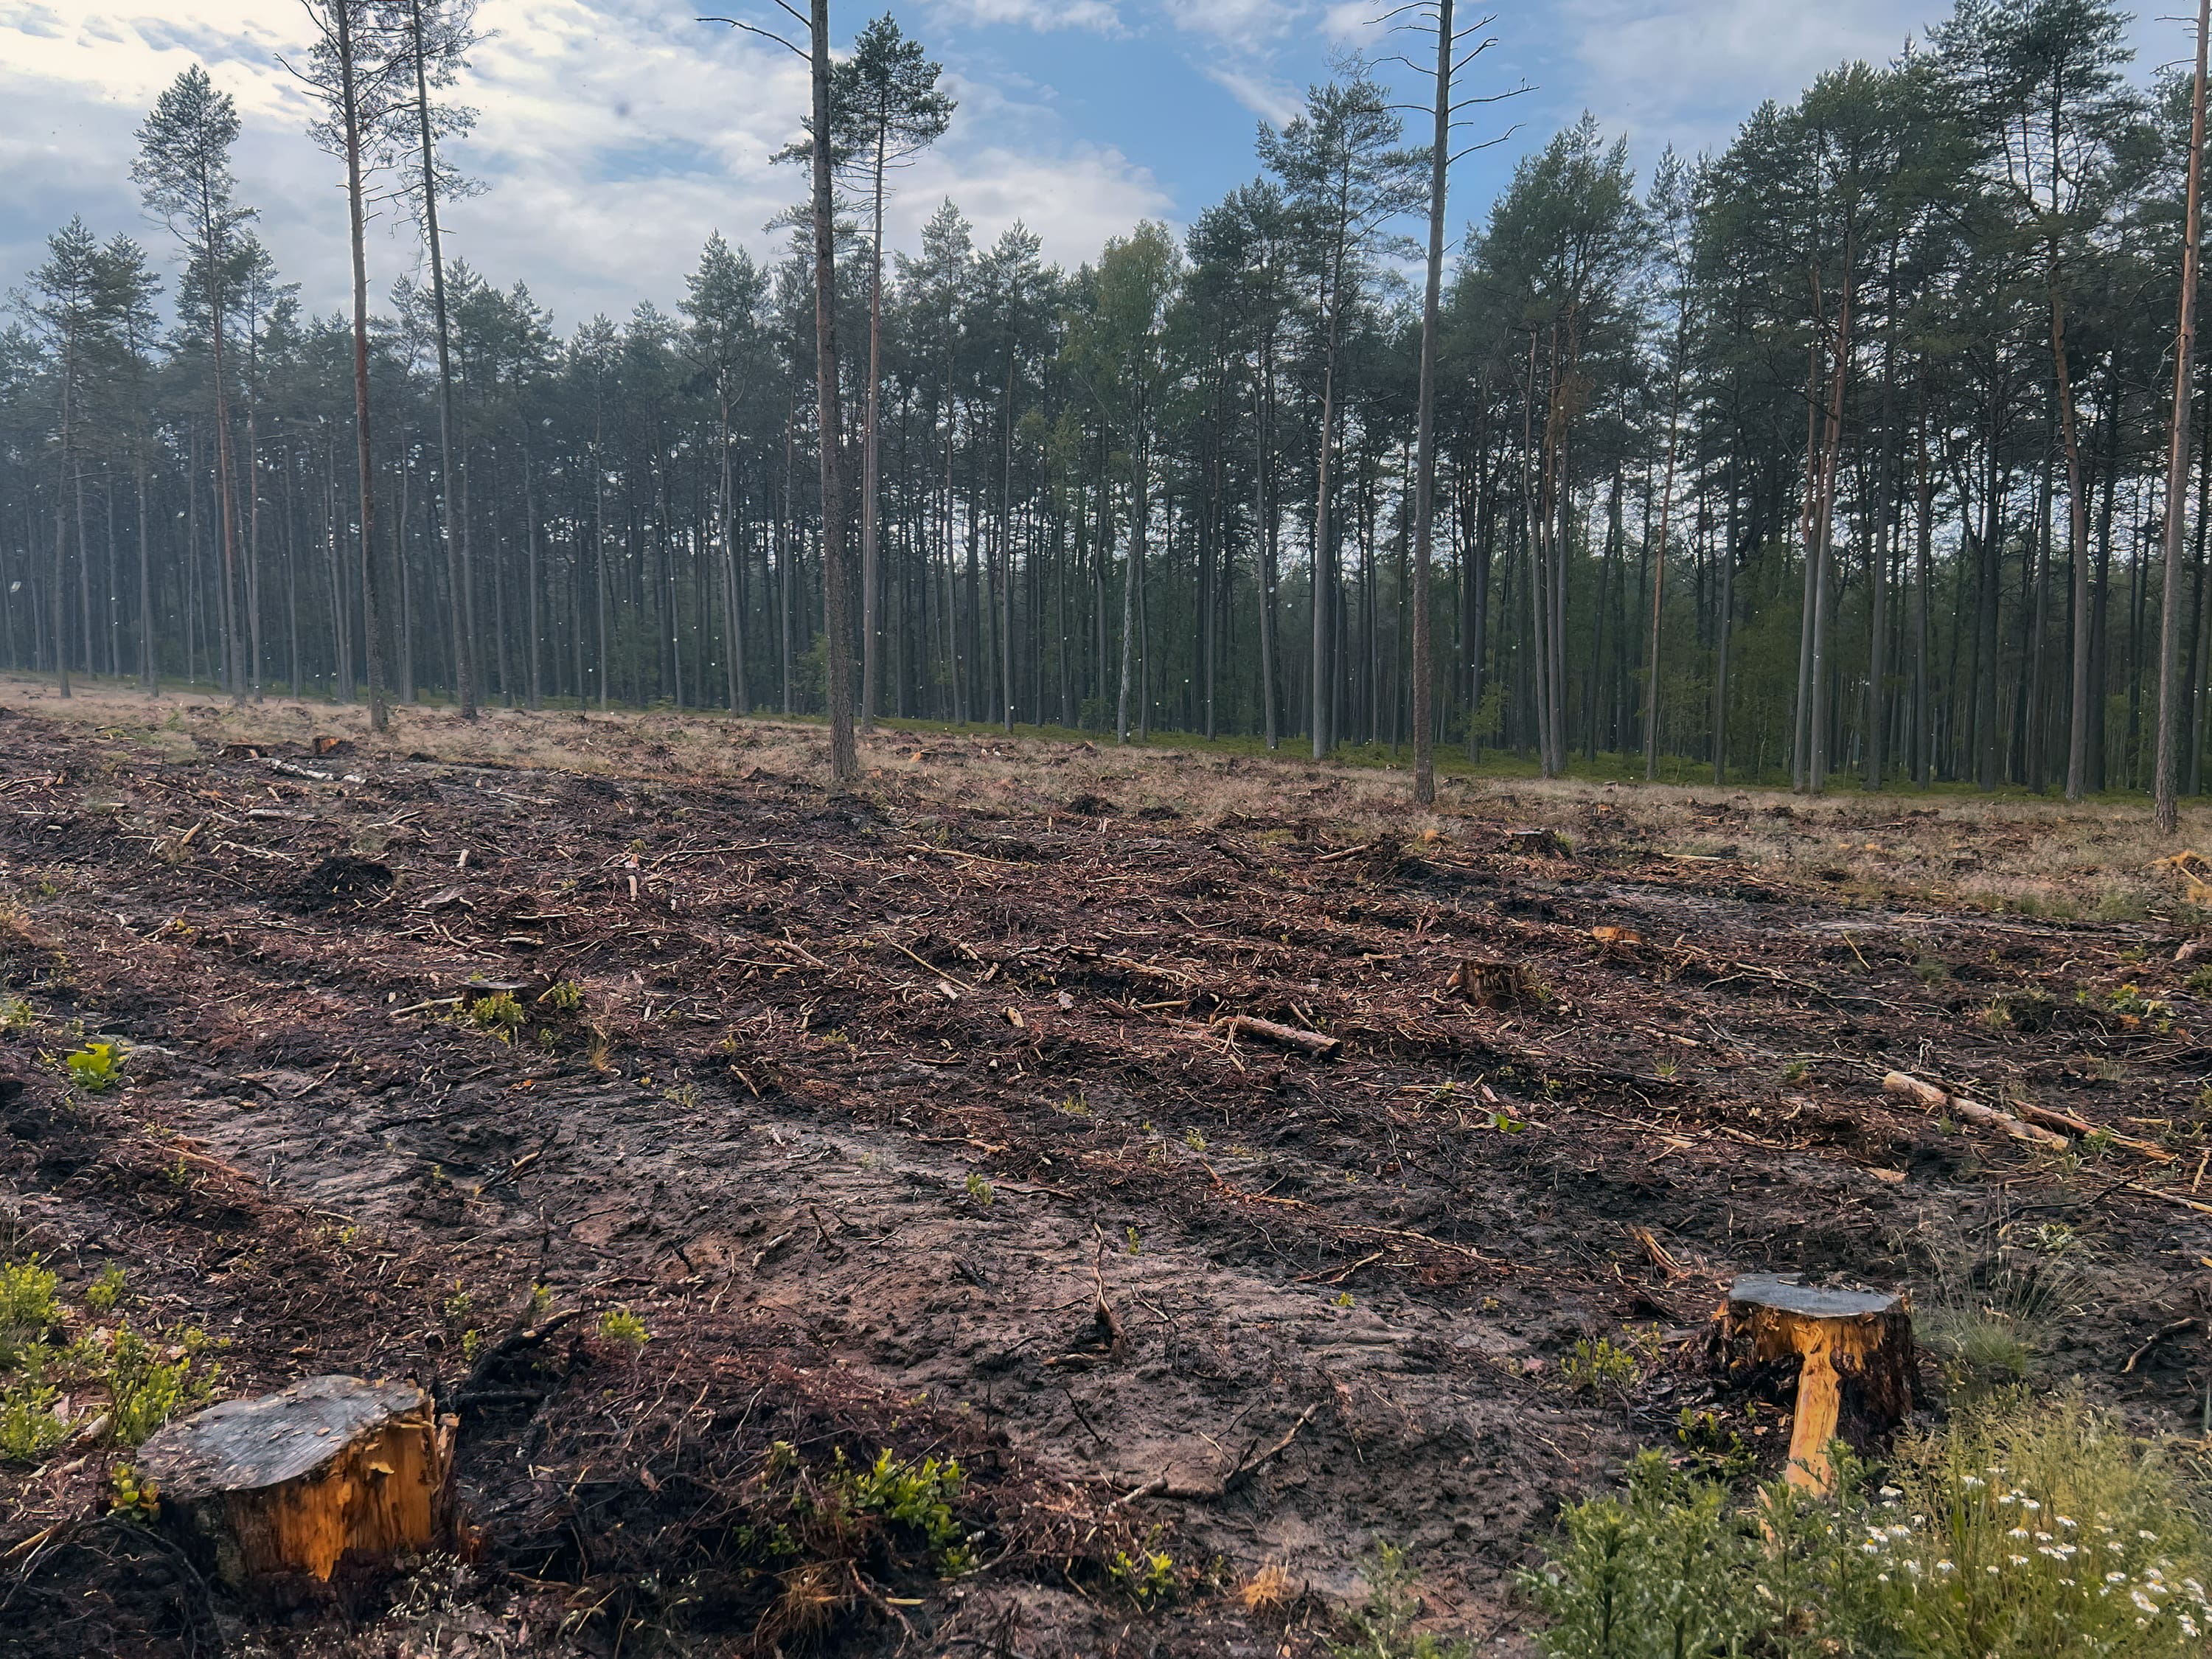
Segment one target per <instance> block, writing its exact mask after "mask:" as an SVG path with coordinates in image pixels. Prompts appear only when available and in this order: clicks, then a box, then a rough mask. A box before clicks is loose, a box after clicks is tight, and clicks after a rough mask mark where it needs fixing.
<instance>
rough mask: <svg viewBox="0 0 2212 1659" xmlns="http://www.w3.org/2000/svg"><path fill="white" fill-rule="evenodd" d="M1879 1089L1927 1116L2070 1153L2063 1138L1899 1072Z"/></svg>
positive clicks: (1883, 1080) (2052, 1150) (2069, 1145)
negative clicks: (1977, 1126)
mask: <svg viewBox="0 0 2212 1659" xmlns="http://www.w3.org/2000/svg"><path fill="white" fill-rule="evenodd" d="M1881 1086H1882V1087H1883V1088H1884V1089H1885V1090H1887V1091H1888V1092H1889V1093H1891V1094H1893V1095H1895V1096H1896V1097H1898V1098H1899V1099H1900V1100H1909V1101H1911V1102H1912V1103H1914V1104H1915V1105H1918V1106H1923V1107H1925V1108H1927V1109H1928V1110H1929V1111H1931V1112H1948V1113H1949V1114H1951V1115H1952V1116H1954V1117H1959V1118H1964V1119H1965V1120H1966V1121H1967V1122H1969V1123H1978V1124H1980V1125H1982V1126H1983V1127H1985V1128H1990V1129H1999V1130H2002V1131H2003V1132H2004V1133H2006V1134H2008V1135H2010V1136H2011V1137H2012V1138H2013V1139H2015V1140H2018V1141H2023V1142H2025V1143H2026V1144H2027V1145H2028V1146H2042V1147H2045V1148H2046V1149H2048V1150H2050V1151H2051V1152H2070V1151H2072V1150H2073V1146H2074V1143H2073V1142H2072V1141H2070V1140H2069V1139H2067V1138H2066V1137H2065V1136H2064V1135H2062V1134H2054V1133H2051V1131H2050V1130H2048V1129H2041V1128H2038V1127H2036V1126H2035V1125H2034V1124H2033V1123H2028V1122H2024V1121H2021V1119H2019V1118H2016V1117H2015V1116H2014V1115H2012V1114H2011V1113H2010V1112H2001V1111H1999V1110H1998V1109H1996V1107H1994V1106H1984V1105H1983V1104H1982V1103H1980V1102H1978V1101H1973V1100H1968V1099H1967V1098H1966V1097H1965V1096H1963V1095H1953V1094H1946V1093H1945V1092H1944V1091H1942V1090H1941V1089H1939V1088H1937V1087H1936V1085H1934V1084H1932V1083H1923V1082H1922V1081H1921V1080H1920V1079H1918V1078H1917V1077H1908V1076H1906V1075H1905V1073H1903V1072H1892V1073H1890V1074H1889V1075H1888V1076H1887V1077H1885V1078H1884V1079H1882V1080H1881Z"/></svg>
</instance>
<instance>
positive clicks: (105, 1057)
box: [62, 1042, 123, 1094]
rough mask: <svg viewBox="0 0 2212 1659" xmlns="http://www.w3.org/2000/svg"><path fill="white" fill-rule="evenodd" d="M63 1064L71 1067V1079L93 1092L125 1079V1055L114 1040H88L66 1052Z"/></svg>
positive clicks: (83, 1088) (108, 1087) (78, 1085)
mask: <svg viewBox="0 0 2212 1659" xmlns="http://www.w3.org/2000/svg"><path fill="white" fill-rule="evenodd" d="M62 1064H63V1065H64V1066H67V1067H68V1068H69V1074H70V1082H72V1083H74V1084H76V1086H77V1087H78V1088H80V1089H82V1090H85V1091H88V1093H91V1094H98V1093H99V1092H100V1091H101V1090H103V1089H112V1088H113V1087H114V1086H115V1085H117V1084H118V1083H120V1082H122V1081H123V1056H122V1054H119V1053H118V1052H117V1049H116V1047H115V1045H114V1044H113V1043H112V1042H88V1043H86V1044H85V1045H84V1047H83V1048H79V1049H77V1050H76V1052H75V1053H73V1054H64V1055H63V1056H62Z"/></svg>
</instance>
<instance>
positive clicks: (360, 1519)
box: [139, 1376, 459, 1587]
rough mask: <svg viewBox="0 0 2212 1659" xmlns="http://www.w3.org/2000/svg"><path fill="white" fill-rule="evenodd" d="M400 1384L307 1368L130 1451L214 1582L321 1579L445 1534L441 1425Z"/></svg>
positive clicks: (423, 1398) (436, 1541) (450, 1425)
mask: <svg viewBox="0 0 2212 1659" xmlns="http://www.w3.org/2000/svg"><path fill="white" fill-rule="evenodd" d="M458 1421H459V1419H456V1418H453V1417H451V1416H447V1417H444V1418H441V1417H439V1416H438V1415H437V1413H436V1411H435V1407H433V1406H432V1404H431V1401H430V1397H429V1396H428V1395H426V1394H425V1393H423V1392H422V1389H418V1388H416V1386H415V1385H414V1384H413V1383H365V1382H363V1381H362V1379H361V1378H359V1377H357V1376H311V1377H308V1378H307V1379H306V1380H305V1381H304V1382H300V1383H294V1384H293V1385H292V1386H291V1387H290V1388H289V1389H283V1391H281V1392H279V1393H276V1394H272V1395H263V1396H262V1397H261V1398H260V1399H258V1400H227V1401H223V1402H222V1404H221V1405H219V1406H211V1407H209V1408H208V1409H207V1410H206V1411H204V1412H202V1413H199V1414H198V1415H197V1416H196V1417H192V1418H189V1419H186V1420H185V1421H184V1422H181V1423H175V1424H172V1425H170V1426H169V1427H167V1428H166V1429H164V1430H162V1431H161V1432H160V1433H159V1434H157V1435H155V1437H153V1438H152V1439H150V1440H149V1441H148V1442H147V1443H145V1445H144V1446H143V1448H142V1449H141V1450H140V1453H139V1471H140V1474H141V1475H142V1477H143V1479H144V1480H147V1481H149V1482H150V1483H151V1484H152V1485H153V1486H155V1488H156V1490H157V1492H158V1494H159V1499H160V1503H161V1523H162V1525H163V1526H164V1527H165V1528H167V1529H169V1530H170V1531H171V1532H173V1534H175V1535H176V1536H177V1537H178V1539H179V1541H180V1542H181V1543H182V1544H183V1545H184V1546H185V1549H186V1551H187V1552H188V1553H191V1555H193V1556H195V1557H196V1558H197V1559H199V1560H200V1561H201V1563H202V1564H203V1565H205V1566H209V1567H211V1568H212V1569H213V1571H214V1572H215V1574H216V1577H220V1578H221V1579H222V1581H223V1582H224V1583H228V1584H230V1585H233V1586H235V1587H244V1586H246V1585H248V1584H252V1583H256V1582H257V1581H264V1580H272V1579H281V1578H284V1577H293V1576H297V1575H305V1576H306V1577H310V1578H313V1579H317V1580H321V1581H325V1582H326V1581H327V1580H328V1579H329V1578H330V1576H331V1571H333V1570H334V1569H335V1568H336V1567H337V1565H338V1563H339V1562H340V1561H341V1560H342V1559H343V1560H347V1561H349V1562H362V1563H366V1562H373V1561H378V1560H382V1559H387V1558H389V1557H391V1556H392V1555H395V1554H398V1553H401V1552H404V1551H410V1550H425V1549H429V1548H433V1547H436V1546H438V1545H440V1544H442V1543H445V1542H446V1541H447V1540H448V1539H449V1538H450V1536H451V1534H452V1532H453V1431H454V1426H455V1425H456V1423H457V1422H458Z"/></svg>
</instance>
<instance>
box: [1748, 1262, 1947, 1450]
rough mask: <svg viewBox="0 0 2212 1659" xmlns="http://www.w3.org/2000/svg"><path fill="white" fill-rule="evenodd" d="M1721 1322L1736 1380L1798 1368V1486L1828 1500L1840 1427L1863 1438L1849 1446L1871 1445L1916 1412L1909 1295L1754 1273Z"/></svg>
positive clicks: (1794, 1438)
mask: <svg viewBox="0 0 2212 1659" xmlns="http://www.w3.org/2000/svg"><path fill="white" fill-rule="evenodd" d="M1720 1320H1721V1335H1722V1340H1723V1348H1724V1351H1725V1354H1726V1358H1727V1363H1728V1366H1729V1370H1731V1371H1737V1372H1740V1371H1744V1370H1755V1369H1758V1368H1761V1367H1765V1366H1768V1365H1773V1364H1786V1363H1787V1362H1788V1361H1790V1360H1791V1359H1792V1358H1795V1359H1796V1361H1797V1362H1798V1369H1797V1405H1796V1413H1795V1415H1794V1417H1793V1419H1792V1421H1791V1425H1790V1468H1789V1478H1790V1481H1791V1483H1792V1484H1793V1485H1796V1486H1809V1487H1812V1488H1814V1489H1815V1490H1816V1491H1820V1492H1826V1491H1827V1490H1828V1487H1829V1484H1830V1480H1831V1479H1832V1473H1833V1472H1832V1469H1831V1468H1830V1467H1829V1463H1828V1443H1829V1442H1830V1441H1832V1440H1833V1439H1835V1438H1836V1437H1837V1433H1838V1429H1839V1428H1841V1427H1844V1426H1846V1425H1848V1426H1849V1427H1850V1429H1851V1430H1853V1431H1855V1432H1854V1433H1853V1434H1852V1435H1851V1436H1850V1437H1852V1438H1860V1439H1863V1438H1867V1437H1871V1436H1872V1435H1873V1434H1875V1433H1878V1432H1881V1431H1885V1430H1887V1429H1891V1428H1894V1427H1895V1426H1896V1425H1898V1424H1899V1422H1901V1421H1903V1420H1904V1418H1905V1413H1907V1412H1908V1411H1910V1410H1911V1408H1912V1374H1913V1363H1914V1362H1913V1352H1912V1316H1911V1310H1909V1309H1908V1308H1907V1306H1906V1305H1905V1298H1904V1297H1901V1296H1888V1295H1884V1294H1881V1292H1879V1291H1826V1290H1814V1289H1812V1288H1811V1287H1809V1286H1808V1285H1798V1284H1794V1283H1792V1282H1791V1281H1790V1280H1788V1279H1778V1278H1776V1277H1774V1276H1772V1275H1771V1274H1768V1273H1752V1274H1747V1275H1746V1276H1745V1277H1743V1278H1741V1279H1737V1280H1736V1281H1735V1284H1734V1285H1731V1286H1730V1287H1729V1296H1728V1300H1727V1301H1726V1302H1725V1303H1723V1304H1722V1306H1721V1310H1720Z"/></svg>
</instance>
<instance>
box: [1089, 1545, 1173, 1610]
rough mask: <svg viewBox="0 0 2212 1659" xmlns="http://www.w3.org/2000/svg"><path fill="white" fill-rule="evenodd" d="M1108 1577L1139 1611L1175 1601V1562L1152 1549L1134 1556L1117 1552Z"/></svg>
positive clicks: (1171, 1557)
mask: <svg viewBox="0 0 2212 1659" xmlns="http://www.w3.org/2000/svg"><path fill="white" fill-rule="evenodd" d="M1106 1576H1107V1577H1109V1578H1111V1579H1112V1580H1113V1581H1114V1583H1115V1585H1116V1586H1117V1587H1118V1588H1119V1589H1121V1591H1122V1593H1123V1594H1125V1595H1127V1596H1128V1598H1129V1599H1130V1600H1131V1601H1134V1602H1135V1603H1136V1604H1137V1605H1138V1606H1139V1607H1145V1608H1147V1609H1149V1608H1152V1607H1158V1606H1159V1605H1161V1603H1163V1602H1165V1601H1173V1600H1174V1599H1175V1594H1176V1588H1177V1586H1176V1570H1175V1558H1174V1557H1173V1556H1171V1555H1170V1554H1169V1553H1167V1552H1166V1551H1165V1550H1156V1549H1152V1548H1151V1547H1146V1548H1144V1549H1140V1550H1139V1551H1138V1552H1137V1553H1135V1554H1134V1555H1132V1554H1130V1553H1129V1552H1128V1551H1127V1550H1115V1552H1114V1559H1112V1560H1111V1561H1109V1562H1108V1563H1107V1564H1106Z"/></svg>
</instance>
